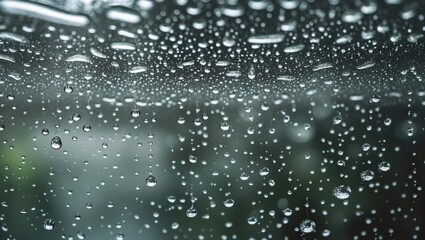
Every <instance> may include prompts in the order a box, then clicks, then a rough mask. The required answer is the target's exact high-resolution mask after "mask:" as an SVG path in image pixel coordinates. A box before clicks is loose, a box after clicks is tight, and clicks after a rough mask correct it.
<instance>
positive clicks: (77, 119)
mask: <svg viewBox="0 0 425 240" xmlns="http://www.w3.org/2000/svg"><path fill="white" fill-rule="evenodd" d="M80 119H81V115H80V114H79V113H74V114H73V115H72V120H74V122H78V121H80Z"/></svg>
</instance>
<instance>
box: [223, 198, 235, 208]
mask: <svg viewBox="0 0 425 240" xmlns="http://www.w3.org/2000/svg"><path fill="white" fill-rule="evenodd" d="M234 204H235V200H233V199H226V200H225V201H224V206H225V207H228V208H231V207H233V205H234Z"/></svg>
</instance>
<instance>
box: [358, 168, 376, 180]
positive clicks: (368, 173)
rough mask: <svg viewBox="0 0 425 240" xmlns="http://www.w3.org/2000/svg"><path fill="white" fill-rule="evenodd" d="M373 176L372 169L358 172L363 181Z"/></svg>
mask: <svg viewBox="0 0 425 240" xmlns="http://www.w3.org/2000/svg"><path fill="white" fill-rule="evenodd" d="M374 176H375V173H374V172H373V171H372V170H365V171H363V172H361V173H360V177H361V179H362V180H363V181H370V180H372V179H373V177H374Z"/></svg>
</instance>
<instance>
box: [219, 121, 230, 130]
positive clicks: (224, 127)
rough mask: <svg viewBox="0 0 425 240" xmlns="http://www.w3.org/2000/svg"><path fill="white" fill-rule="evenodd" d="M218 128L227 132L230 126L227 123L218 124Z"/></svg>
mask: <svg viewBox="0 0 425 240" xmlns="http://www.w3.org/2000/svg"><path fill="white" fill-rule="evenodd" d="M220 128H221V130H223V131H227V130H229V128H230V126H229V124H228V123H227V122H223V123H221V124H220Z"/></svg>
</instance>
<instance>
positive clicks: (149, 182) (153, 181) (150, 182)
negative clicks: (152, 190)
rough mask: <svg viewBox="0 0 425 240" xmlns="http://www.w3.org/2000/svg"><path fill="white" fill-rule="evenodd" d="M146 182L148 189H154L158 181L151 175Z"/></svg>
mask: <svg viewBox="0 0 425 240" xmlns="http://www.w3.org/2000/svg"><path fill="white" fill-rule="evenodd" d="M145 182H146V185H147V186H148V187H153V186H155V185H156V183H157V180H156V178H155V177H154V176H152V175H149V177H147V178H146V181H145Z"/></svg>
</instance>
